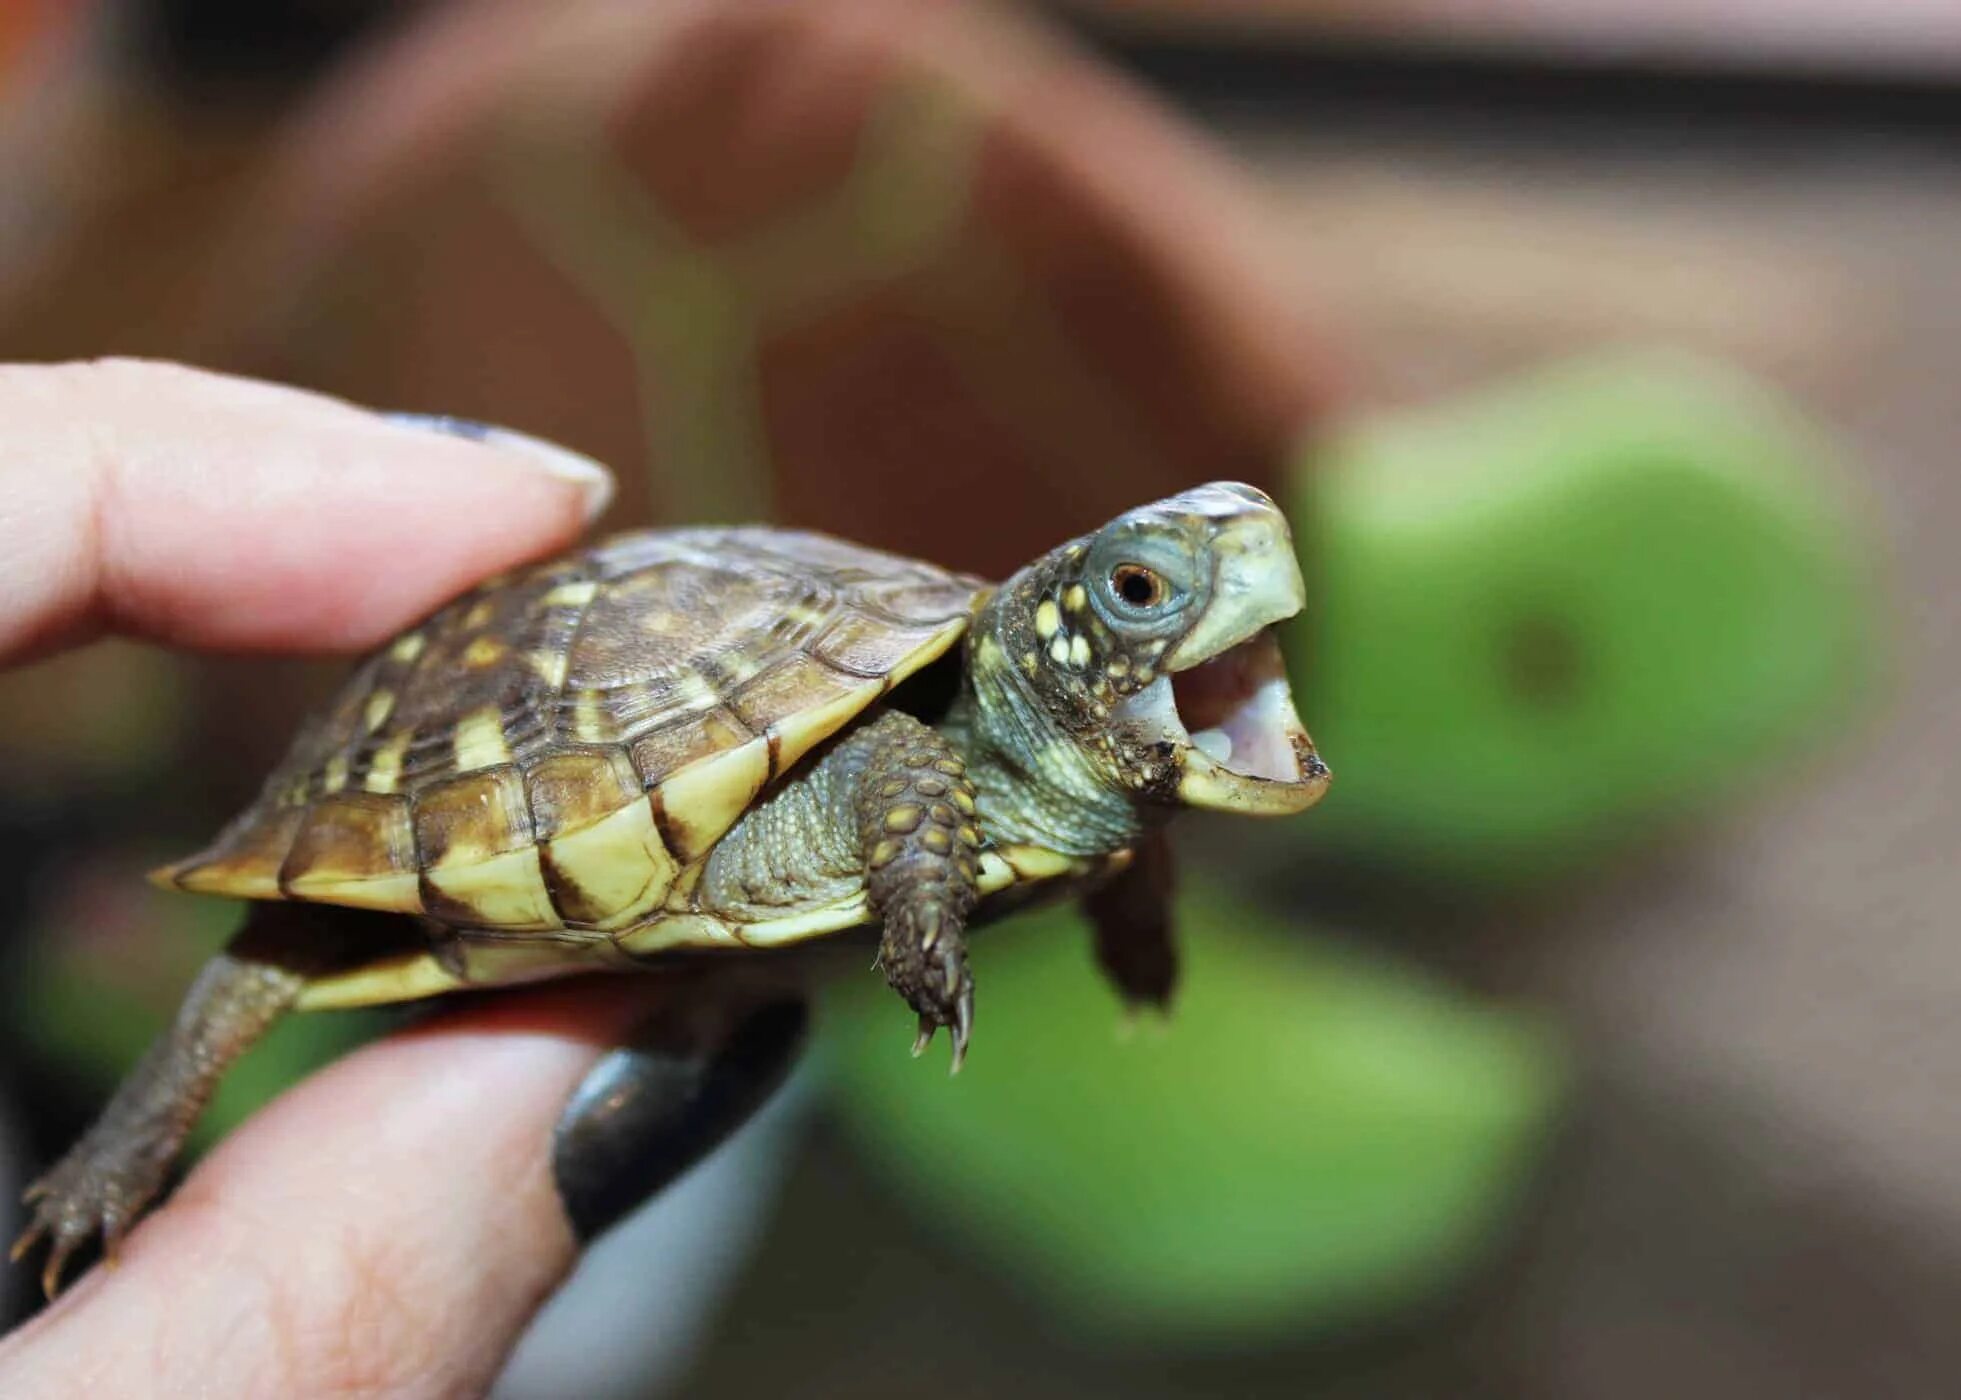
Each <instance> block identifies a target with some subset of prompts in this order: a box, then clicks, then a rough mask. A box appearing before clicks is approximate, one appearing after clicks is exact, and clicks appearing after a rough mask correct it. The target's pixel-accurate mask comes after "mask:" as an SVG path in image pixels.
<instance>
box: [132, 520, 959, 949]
mask: <svg viewBox="0 0 1961 1400" xmlns="http://www.w3.org/2000/svg"><path fill="white" fill-rule="evenodd" d="M983 588H984V585H983V584H982V583H981V582H980V581H979V580H976V579H972V578H967V577H964V576H961V575H956V574H952V573H949V572H947V571H945V570H943V569H939V568H937V567H935V566H934V565H932V564H927V563H920V562H916V561H913V560H909V559H902V558H898V557H896V556H894V555H890V554H885V553H882V552H880V551H878V550H872V549H865V548H861V547H859V546H857V545H854V544H850V543H847V542H845V541H843V540H837V539H831V538H829V537H826V536H822V535H815V534H808V533H803V532H797V531H785V530H774V529H768V528H761V527H757V528H742V529H681V530H647V531H639V532H635V533H631V534H627V535H621V536H616V537H614V538H613V539H610V540H607V541H604V542H602V543H600V544H598V545H596V546H593V547H591V548H588V549H585V550H582V551H579V552H576V553H574V554H571V555H568V556H566V557H565V558H563V559H560V560H556V561H553V562H550V563H546V564H543V565H539V566H537V567H534V568H531V569H527V570H520V571H518V572H517V573H515V574H513V575H511V576H510V577H508V578H505V579H500V580H497V581H495V582H494V583H489V584H485V585H484V586H482V587H480V588H478V589H476V590H473V591H472V592H470V593H468V594H466V595H464V596H463V597H462V598H459V599H457V600H456V601H455V602H453V603H451V604H449V605H448V606H446V607H444V608H442V609H441V610H439V611H438V612H436V613H435V614H434V615H432V616H431V617H429V618H427V619H425V620H424V621H422V622H421V623H419V624H418V625H417V626H416V627H415V628H413V629H412V630H411V631H410V632H408V633H405V634H403V637H402V638H401V639H398V640H397V641H396V642H391V643H389V644H386V645H384V646H382V647H380V648H378V649H377V650H376V651H375V652H374V653H372V654H371V655H370V656H368V657H367V658H366V659H365V660H363V661H362V662H361V663H360V664H359V665H358V666H357V667H356V668H355V670H354V672H353V673H352V675H351V676H350V677H349V679H348V682H347V684H346V685H345V686H344V687H343V688H342V690H341V691H340V693H339V694H338V695H337V696H336V697H335V698H334V699H333V700H332V701H331V702H330V703H329V704H328V705H327V706H325V707H324V708H323V709H322V710H321V711H320V713H319V714H318V715H317V716H316V717H315V719H314V720H313V721H312V722H311V723H309V724H308V725H307V726H305V727H304V728H303V729H302V731H301V733H300V734H299V736H298V737H297V738H296V740H295V742H294V744H293V747H292V749H291V750H290V751H289V753H288V755H287V757H286V760H285V762H284V763H282V764H281V766H280V767H279V769H278V770H276V772H275V773H274V775H273V777H272V778H271V779H270V780H269V781H268V783H267V785H266V788H265V792H264V795H263V796H262V797H261V798H260V800H259V802H258V803H257V804H256V805H255V806H254V807H253V808H252V809H251V810H250V811H248V812H247V813H246V814H245V815H244V816H242V817H241V818H240V819H239V820H238V821H236V822H234V823H233V824H232V826H230V827H229V828H227V829H226V831H225V832H224V833H223V834H222V835H221V836H220V837H219V839H218V840H217V841H216V842H214V843H213V845H212V846H211V847H210V848H209V849H207V850H205V851H203V852H202V853H200V854H199V855H197V856H195V857H193V858H192V859H190V860H188V861H185V862H182V863H181V864H179V865H176V866H172V867H170V868H168V869H166V870H164V871H160V872H158V875H157V878H158V879H159V880H160V881H162V882H164V883H168V884H171V885H174V886H178V887H181V888H184V889H191V890H199V891H208V892H210V893H214V894H223V895H231V896H235V897H239V898H250V899H279V898H282V897H283V898H298V899H304V900H310V901H321V902H332V903H342V904H352V905H356V906H358V907H364V908H376V909H392V910H407V911H413V910H415V909H416V908H417V907H418V905H419V906H421V908H422V912H424V913H426V914H427V915H428V916H429V917H431V918H434V919H436V920H439V921H449V922H452V923H455V924H456V925H458V926H461V927H475V928H485V927H496V928H500V929H507V930H508V929H523V928H533V929H537V928H550V927H553V926H555V925H556V923H558V922H560V921H561V919H562V918H571V919H574V920H576V921H579V922H598V921H599V920H600V919H601V918H602V917H603V918H605V919H609V920H618V919H621V918H629V917H633V916H634V914H635V911H637V910H638V909H639V908H640V907H641V904H642V903H643V902H646V901H652V900H657V899H659V898H662V897H665V898H668V899H670V900H672V899H685V898H686V897H687V891H688V890H689V889H690V888H691V887H692V883H693V881H694V879H695V878H696V877H697V875H698V871H697V870H694V869H691V868H690V866H689V862H691V861H694V860H698V859H699V858H700V857H701V856H702V855H703V854H705V852H706V851H707V850H708V849H709V848H710V847H712V846H713V844H714V843H715V842H716V841H719V840H720V839H721V838H722V836H723V834H724V833H725V832H726V831H727V830H728V828H729V826H730V825H731V824H732V823H733V822H734V821H736V820H737V819H739V817H740V816H741V814H742V811H743V809H744V807H745V806H746V805H747V804H748V803H749V802H751V801H753V800H754V797H755V795H756V793H757V792H759V791H761V790H762V789H763V787H764V786H765V785H766V784H768V783H769V782H772V781H775V780H777V779H778V778H779V777H780V776H781V775H782V774H783V773H785V772H787V771H789V770H791V769H793V768H794V767H795V765H796V764H797V763H798V762H799V760H800V759H801V758H802V756H803V755H804V754H805V753H806V752H807V751H808V750H809V749H810V748H812V747H813V746H814V745H816V744H818V743H821V742H822V741H823V740H824V739H826V738H828V737H830V736H831V735H832V734H835V733H836V732H838V731H839V730H840V729H842V728H844V727H846V726H847V725H849V724H850V723H851V722H852V721H853V719H854V718H855V717H856V716H858V715H859V714H860V713H862V712H863V711H864V710H865V709H866V708H867V707H869V706H870V705H872V704H873V703H874V702H876V701H877V700H878V698H879V696H880V695H881V694H883V693H885V692H886V691H887V690H888V689H889V686H890V683H891V682H892V681H893V680H894V679H895V678H897V677H898V676H901V675H904V674H907V673H910V672H912V671H914V670H916V669H917V668H919V667H920V666H922V665H924V664H926V663H927V662H929V661H931V660H932V659H933V658H935V657H939V656H941V655H942V654H943V653H945V652H946V651H947V649H948V648H950V647H951V646H953V645H954V644H955V642H956V641H957V639H958V637H959V635H960V634H961V632H962V631H963V630H964V629H965V627H966V623H967V618H968V615H969V611H970V609H971V608H972V606H973V603H974V600H975V598H976V597H977V596H979V594H980V593H981V591H982V589H983ZM378 696H385V697H386V702H385V704H381V703H377V702H376V697H378ZM492 721H494V722H495V729H494V730H492V729H491V727H490V725H491V722H492ZM493 738H495V740H496V742H494V743H493V742H491V740H492V739H493ZM459 740H462V741H464V742H462V743H460V744H459ZM459 748H461V749H463V750H464V751H465V757H466V758H473V759H474V760H475V761H479V762H484V763H485V764H486V766H485V767H483V768H480V769H478V770H477V771H474V772H470V773H467V774H464V773H459V772H458V750H459ZM371 775H373V776H374V782H373V787H375V788H379V789H381V790H380V791H370V790H368V789H369V786H370V783H369V779H370V776H371ZM330 776H331V777H332V778H334V779H335V780H337V781H336V782H334V783H330V782H329V781H328V778H329V777H330ZM335 786H338V787H339V789H340V790H339V791H338V792H333V793H329V789H330V788H331V787H335ZM323 794H326V795H323ZM643 803H644V804H645V807H644V810H643V809H642V808H641V807H640V806H639V804H643ZM635 812H640V813H641V818H633V817H632V816H631V814H633V813H635ZM642 818H643V819H644V820H642ZM642 865H644V866H645V870H644V871H642V870H641V866H642ZM282 877H283V884H282ZM295 881H298V882H299V887H298V888H294V887H293V885H294V882H295ZM670 887H671V889H670ZM555 908H557V909H558V913H557V914H555V913H554V909H555Z"/></svg>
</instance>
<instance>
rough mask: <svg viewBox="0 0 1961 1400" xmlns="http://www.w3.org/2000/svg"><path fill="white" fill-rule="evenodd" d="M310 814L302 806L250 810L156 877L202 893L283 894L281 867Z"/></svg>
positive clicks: (243, 896) (244, 896)
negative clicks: (184, 858) (280, 882)
mask: <svg viewBox="0 0 1961 1400" xmlns="http://www.w3.org/2000/svg"><path fill="white" fill-rule="evenodd" d="M304 815H305V814H304V812H303V811H302V810H301V809H299V808H277V809H271V810H265V811H258V812H249V813H247V814H246V815H245V816H244V817H242V818H240V819H239V820H238V821H235V822H233V823H232V824H231V826H229V827H227V828H226V829H225V830H224V831H223V832H222V833H220V834H219V836H218V839H217V840H216V841H214V842H212V843H211V845H209V846H207V847H206V848H205V849H204V850H202V851H200V852H198V853H197V854H196V855H194V856H192V857H191V858H190V859H188V860H184V861H179V862H178V863H177V864H176V865H170V866H165V867H164V868H163V869H162V870H160V871H158V872H157V873H156V875H155V876H153V877H152V878H153V879H155V880H157V882H158V883H159V884H170V885H175V886H176V887H177V888H179V889H184V890H191V891H194V892H196V893H198V894H218V895H230V896H232V897H233V898H236V899H277V898H279V896H280V889H279V868H280V866H281V864H283V863H284V861H285V859H286V852H287V851H288V849H290V848H291V846H292V844H293V836H294V834H295V833H296V832H298V830H299V827H300V821H301V818H302V817H303V816H304Z"/></svg>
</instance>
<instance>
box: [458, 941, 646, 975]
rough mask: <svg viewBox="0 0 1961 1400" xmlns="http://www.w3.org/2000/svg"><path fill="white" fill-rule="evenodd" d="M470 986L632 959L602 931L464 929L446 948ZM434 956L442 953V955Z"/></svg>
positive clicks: (620, 964)
mask: <svg viewBox="0 0 1961 1400" xmlns="http://www.w3.org/2000/svg"><path fill="white" fill-rule="evenodd" d="M445 951H446V952H447V953H448V954H449V957H448V959H447V960H448V961H449V962H450V963H452V964H459V963H460V964H461V968H462V981H463V984H464V985H465V986H469V987H509V986H513V985H515V984H517V983H521V982H542V981H544V980H545V979H547V978H550V977H563V976H565V975H566V974H568V973H573V972H586V971H590V970H591V969H592V968H594V967H595V966H597V967H614V968H618V967H627V966H631V963H632V960H631V959H630V958H628V957H626V956H625V955H624V954H623V953H622V952H621V951H620V950H619V948H617V947H616V946H615V945H614V943H613V940H612V939H610V938H608V937H606V935H604V934H602V933H585V932H579V931H565V930H560V931H554V932H551V933H542V934H540V933H533V934H524V933H519V934H511V933H502V932H497V933H484V932H476V931H473V930H469V929H464V930H461V931H459V932H458V934H457V935H456V937H455V939H454V941H453V942H451V944H450V946H449V948H448V949H446V950H445ZM438 956H441V955H440V954H439V955H438Z"/></svg>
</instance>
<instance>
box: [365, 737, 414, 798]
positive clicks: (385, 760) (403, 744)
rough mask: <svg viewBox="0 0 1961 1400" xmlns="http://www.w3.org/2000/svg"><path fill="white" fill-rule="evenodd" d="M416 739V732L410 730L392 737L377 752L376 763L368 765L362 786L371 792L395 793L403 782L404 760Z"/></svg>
mask: <svg viewBox="0 0 1961 1400" xmlns="http://www.w3.org/2000/svg"><path fill="white" fill-rule="evenodd" d="M414 737H415V732H414V731H413V730H409V729H404V730H403V731H402V732H401V733H399V734H393V735H390V736H389V739H388V742H387V743H385V744H383V745H382V746H381V747H380V748H378V749H376V750H375V755H374V761H373V762H372V763H371V764H369V765H368V771H367V774H366V776H365V777H363V778H362V779H361V786H362V787H364V788H366V789H367V790H368V791H369V792H393V791H394V790H395V787H396V784H398V783H400V782H401V780H402V760H403V758H405V757H406V756H407V755H408V751H409V741H410V740H411V739H413V738H414Z"/></svg>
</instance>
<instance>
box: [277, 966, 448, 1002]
mask: <svg viewBox="0 0 1961 1400" xmlns="http://www.w3.org/2000/svg"><path fill="white" fill-rule="evenodd" d="M466 985H467V984H466V983H464V982H462V981H461V980H459V979H458V977H457V976H456V974H455V973H454V972H452V971H450V970H449V969H448V968H447V967H445V966H443V964H442V962H441V960H440V959H438V958H437V957H436V955H435V954H434V953H428V952H422V953H413V954H410V955H409V956H407V957H402V958H394V959H391V960H389V961H387V962H377V963H366V964H363V965H362V966H360V967H357V968H355V969H353V970H352V971H349V972H343V973H339V974H336V975H331V976H326V977H318V978H312V979H309V980H308V981H307V982H306V983H305V984H304V985H302V986H301V988H300V995H299V1000H298V1001H297V1002H295V1003H294V1005H295V1006H296V1007H297V1008H298V1009H299V1010H301V1011H345V1010H348V1009H350V1008H352V1007H357V1006H386V1005H388V1004H389V1003H391V1002H397V1001H416V1000H418V999H420V998H422V997H433V996H439V995H441V994H442V993H444V992H454V991H457V990H459V989H461V988H462V987H464V986H466Z"/></svg>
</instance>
